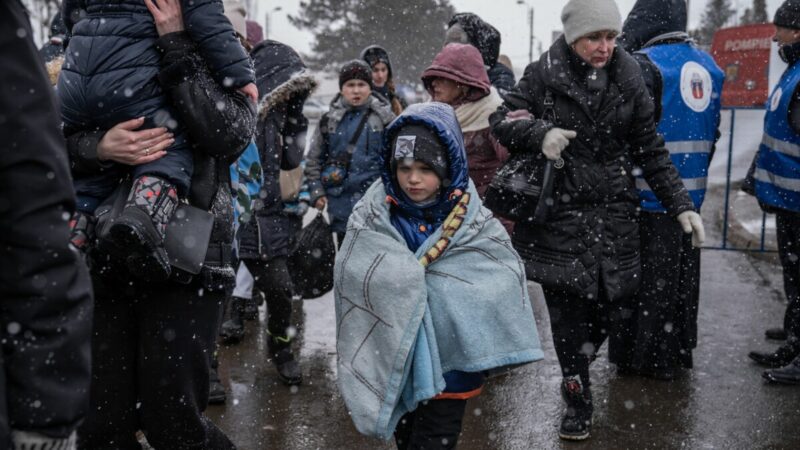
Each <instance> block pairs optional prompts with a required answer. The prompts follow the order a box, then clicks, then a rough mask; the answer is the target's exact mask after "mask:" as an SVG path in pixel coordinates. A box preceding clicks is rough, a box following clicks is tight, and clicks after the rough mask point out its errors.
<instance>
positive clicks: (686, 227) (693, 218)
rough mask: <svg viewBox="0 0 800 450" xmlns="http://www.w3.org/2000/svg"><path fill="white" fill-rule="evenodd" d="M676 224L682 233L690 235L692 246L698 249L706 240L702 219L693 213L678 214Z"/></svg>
mask: <svg viewBox="0 0 800 450" xmlns="http://www.w3.org/2000/svg"><path fill="white" fill-rule="evenodd" d="M678 223H680V224H681V228H683V232H684V233H691V234H692V246H693V247H700V246H701V245H703V242H705V240H706V230H705V229H704V228H703V219H702V218H701V217H700V214H697V213H696V212H694V211H684V212H682V213H680V214H678Z"/></svg>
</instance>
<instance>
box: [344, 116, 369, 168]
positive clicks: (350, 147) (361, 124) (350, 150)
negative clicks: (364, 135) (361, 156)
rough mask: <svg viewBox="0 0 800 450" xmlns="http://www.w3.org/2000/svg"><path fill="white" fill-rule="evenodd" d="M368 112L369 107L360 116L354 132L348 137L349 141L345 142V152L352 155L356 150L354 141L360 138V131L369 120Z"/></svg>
mask: <svg viewBox="0 0 800 450" xmlns="http://www.w3.org/2000/svg"><path fill="white" fill-rule="evenodd" d="M370 113H371V111H370V110H369V109H368V110H366V111H365V112H364V116H363V117H361V121H360V122H358V128H357V131H356V133H355V134H354V135H353V137H352V138H350V142H348V143H347V153H348V155H349V156H353V153H354V152H355V151H356V143H357V142H358V139H359V138H361V132H363V131H364V125H366V123H367V120H369V115H370ZM348 159H349V158H348Z"/></svg>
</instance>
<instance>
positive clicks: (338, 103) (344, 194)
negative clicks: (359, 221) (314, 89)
mask: <svg viewBox="0 0 800 450" xmlns="http://www.w3.org/2000/svg"><path fill="white" fill-rule="evenodd" d="M392 119H394V114H393V113H392V110H391V106H390V105H389V103H387V102H386V101H385V100H383V99H381V98H379V97H378V96H375V95H372V69H370V67H369V66H368V65H367V63H365V62H364V61H361V60H352V61H350V62H348V63H345V64H344V65H343V66H342V68H341V70H340V71H339V95H338V96H336V98H334V99H333V102H332V103H331V109H330V110H329V111H328V112H327V113H325V114H324V115H323V116H322V118H321V119H320V122H319V126H318V127H317V130H316V131H315V132H314V135H313V136H312V138H311V139H312V140H311V142H310V144H309V150H308V154H307V155H306V169H305V174H306V178H307V180H308V187H309V189H310V192H311V204H312V205H314V206H315V207H316V208H317V209H320V210H322V209H324V208H325V205H327V206H328V215H329V216H330V217H331V229H332V230H333V232H334V233H336V234H337V236H338V238H339V239H338V241H339V243H340V244H341V242H342V238H343V236H344V232H345V227H346V225H347V218H348V217H350V212H351V211H352V210H353V206H355V204H356V202H358V200H359V199H361V197H362V196H363V195H364V193H365V192H367V188H369V186H370V185H371V184H372V183H373V182H374V181H375V180H376V179H378V177H379V176H380V161H381V156H380V149H381V147H382V134H383V129H384V127H385V126H386V125H387V124H388V123H389V122H390V121H391V120H392Z"/></svg>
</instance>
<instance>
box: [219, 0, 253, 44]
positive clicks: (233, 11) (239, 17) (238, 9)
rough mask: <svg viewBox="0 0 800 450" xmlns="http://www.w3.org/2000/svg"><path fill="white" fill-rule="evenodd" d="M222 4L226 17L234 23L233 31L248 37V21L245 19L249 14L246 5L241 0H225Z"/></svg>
mask: <svg viewBox="0 0 800 450" xmlns="http://www.w3.org/2000/svg"><path fill="white" fill-rule="evenodd" d="M222 5H223V8H225V17H227V18H228V20H230V21H231V25H233V31H235V32H237V33H239V34H241V35H242V37H243V38H245V39H247V22H246V21H245V19H244V18H245V17H246V16H247V8H246V7H245V6H244V3H242V2H241V1H240V0H224V1H223V2H222Z"/></svg>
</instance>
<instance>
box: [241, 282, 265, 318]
mask: <svg viewBox="0 0 800 450" xmlns="http://www.w3.org/2000/svg"><path fill="white" fill-rule="evenodd" d="M263 302H264V294H263V293H262V292H261V291H259V290H257V289H253V293H252V294H251V295H250V298H248V299H247V300H245V302H244V312H243V313H242V318H243V319H244V320H256V319H258V306H259V305H261V303H263Z"/></svg>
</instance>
